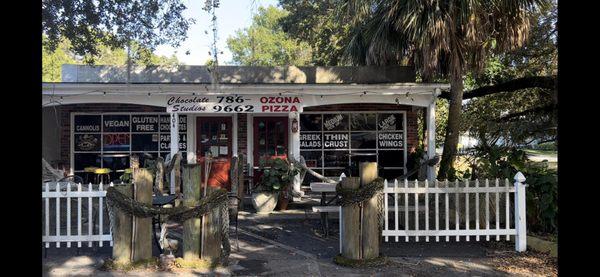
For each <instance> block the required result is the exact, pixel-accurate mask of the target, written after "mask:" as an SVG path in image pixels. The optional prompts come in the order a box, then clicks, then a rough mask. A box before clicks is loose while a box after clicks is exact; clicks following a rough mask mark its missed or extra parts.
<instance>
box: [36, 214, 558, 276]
mask: <svg viewBox="0 0 600 277" xmlns="http://www.w3.org/2000/svg"><path fill="white" fill-rule="evenodd" d="M332 221H333V222H332V224H331V225H332V226H333V228H332V230H331V234H330V236H329V237H323V236H322V234H321V228H320V223H319V220H318V219H314V218H311V217H309V218H304V219H301V218H298V217H295V218H294V219H293V220H292V219H281V217H277V218H275V219H269V218H268V217H266V218H265V217H262V218H260V219H244V220H240V229H239V232H238V237H239V241H238V240H236V234H235V231H233V230H232V232H231V245H232V253H231V255H230V265H229V266H227V267H221V268H217V269H215V270H214V271H191V270H181V269H177V270H176V272H159V271H156V270H137V271H131V272H127V273H125V272H105V271H100V270H99V269H98V268H99V267H100V266H101V265H102V262H103V260H104V259H106V258H109V257H110V255H111V251H112V249H111V248H110V247H106V246H105V247H103V248H95V249H93V248H82V249H81V250H80V253H79V255H78V254H77V253H76V250H75V249H74V248H69V249H67V248H64V247H62V248H59V249H56V248H51V249H49V250H48V252H47V258H44V259H43V266H44V276H91V275H93V276H173V275H183V276H194V275H235V276H240V275H241V276H259V275H260V276H265V275H266V276H286V277H289V276H374V275H375V276H384V275H385V276H388V275H389V276H392V275H393V276H506V275H513V274H517V275H523V276H531V275H535V273H536V272H535V271H530V270H528V269H525V271H523V272H524V273H519V272H520V271H512V270H510V266H511V265H512V264H515V262H514V261H513V260H509V261H508V262H506V261H505V262H504V264H506V265H507V266H509V267H508V269H506V268H504V269H503V268H502V267H499V266H498V265H499V261H502V259H505V258H507V257H508V258H510V259H517V260H516V261H520V260H519V259H521V258H520V257H519V255H517V254H516V253H514V251H512V245H511V244H510V243H509V244H506V245H504V246H502V247H503V248H502V247H501V248H497V247H496V248H490V246H489V245H486V244H483V243H476V242H470V243H468V242H461V243H456V242H437V243H434V242H429V243H426V242H420V243H414V242H412V243H406V242H392V241H393V240H390V242H388V243H384V244H383V245H382V252H383V254H384V255H385V256H387V257H389V258H388V261H389V262H388V264H387V265H385V266H382V267H378V268H371V269H352V268H346V267H341V266H338V265H336V264H334V263H333V262H332V258H333V257H334V256H335V255H336V254H337V253H338V247H339V241H338V238H337V236H338V233H337V229H336V227H337V220H336V219H334V220H332ZM238 245H239V249H238V248H237V246H238ZM155 251H158V249H155ZM494 252H498V253H501V255H500V256H498V255H495V254H494ZM155 255H156V256H158V253H155ZM507 255H508V256H507ZM525 267H527V266H525ZM543 275H548V274H543ZM550 275H552V274H550Z"/></svg>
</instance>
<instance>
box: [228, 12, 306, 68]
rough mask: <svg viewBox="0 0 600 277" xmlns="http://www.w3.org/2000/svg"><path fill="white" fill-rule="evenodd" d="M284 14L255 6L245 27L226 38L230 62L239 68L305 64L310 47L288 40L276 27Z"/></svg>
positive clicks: (285, 13)
mask: <svg viewBox="0 0 600 277" xmlns="http://www.w3.org/2000/svg"><path fill="white" fill-rule="evenodd" d="M287 14H288V12H286V11H284V10H282V9H280V8H277V7H274V6H269V7H266V8H264V7H259V9H258V13H257V14H256V15H255V16H254V17H253V18H252V24H251V25H250V26H249V27H248V28H244V29H242V30H238V31H236V32H235V35H233V36H231V37H229V38H228V39H227V48H229V50H230V51H231V53H232V54H233V62H234V63H236V64H241V65H256V66H277V65H307V64H308V63H309V62H310V58H311V56H310V46H309V45H308V43H306V42H302V41H298V40H295V39H292V38H291V37H290V36H289V35H288V34H286V33H285V32H284V31H283V29H282V27H281V26H280V25H279V20H280V19H281V18H283V17H285V16H286V15H287Z"/></svg>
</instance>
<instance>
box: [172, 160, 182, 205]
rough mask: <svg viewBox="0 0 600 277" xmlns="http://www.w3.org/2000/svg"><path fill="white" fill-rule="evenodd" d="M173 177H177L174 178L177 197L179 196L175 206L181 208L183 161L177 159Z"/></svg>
mask: <svg viewBox="0 0 600 277" xmlns="http://www.w3.org/2000/svg"><path fill="white" fill-rule="evenodd" d="M173 175H174V176H175V177H173V178H172V180H173V182H174V183H175V184H174V186H175V195H177V200H176V201H175V206H179V202H180V199H181V159H180V158H179V159H177V161H176V163H175V165H173Z"/></svg>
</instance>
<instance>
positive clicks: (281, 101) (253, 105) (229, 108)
mask: <svg viewBox="0 0 600 277" xmlns="http://www.w3.org/2000/svg"><path fill="white" fill-rule="evenodd" d="M302 107H303V103H302V97H300V96H261V95H244V96H242V95H238V96H233V95H208V96H167V112H168V113H290V112H302Z"/></svg>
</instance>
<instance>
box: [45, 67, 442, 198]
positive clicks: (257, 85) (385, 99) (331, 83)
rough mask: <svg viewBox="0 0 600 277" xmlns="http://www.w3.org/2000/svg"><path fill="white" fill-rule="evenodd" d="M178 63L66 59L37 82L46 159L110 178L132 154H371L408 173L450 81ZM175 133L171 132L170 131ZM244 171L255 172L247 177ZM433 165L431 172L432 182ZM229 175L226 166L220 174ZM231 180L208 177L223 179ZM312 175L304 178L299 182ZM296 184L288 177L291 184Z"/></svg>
mask: <svg viewBox="0 0 600 277" xmlns="http://www.w3.org/2000/svg"><path fill="white" fill-rule="evenodd" d="M218 72H219V82H218V84H211V75H210V73H209V71H208V70H207V68H206V67H203V66H182V67H179V68H177V69H176V70H167V69H157V68H142V69H138V70H134V71H133V72H131V75H130V79H129V82H127V79H126V76H127V74H126V73H125V71H124V68H122V67H107V66H96V67H90V66H77V65H64V66H63V74H62V76H63V82H60V83H44V84H43V99H42V105H43V113H44V122H43V125H44V153H43V155H44V158H45V159H46V160H47V161H49V162H51V163H52V164H54V165H55V166H57V167H64V168H66V169H68V171H70V172H71V173H73V174H76V175H77V174H82V173H83V170H84V168H85V167H89V166H95V167H104V168H110V169H112V171H113V172H112V173H111V176H110V177H111V179H116V178H118V177H119V175H120V174H122V172H123V171H124V169H126V168H128V167H129V166H130V158H131V156H132V155H134V154H137V155H138V156H142V157H143V155H144V153H145V154H146V155H150V156H152V157H158V156H161V157H166V156H168V155H172V154H174V153H175V152H177V151H182V153H183V157H184V161H185V162H187V163H198V162H200V163H201V162H203V160H204V159H205V158H206V156H207V155H209V154H210V155H212V157H214V161H215V162H214V163H213V171H215V172H217V173H218V172H220V171H221V172H227V170H228V169H229V166H230V161H231V158H232V157H233V156H238V155H239V154H243V155H245V156H246V157H247V162H248V163H249V164H250V165H251V167H252V168H253V170H256V169H257V168H258V166H259V162H260V160H261V159H264V158H268V157H289V156H292V157H295V158H299V157H300V155H301V156H302V157H304V160H305V161H306V164H307V166H308V167H310V168H312V169H313V170H315V171H317V172H319V173H321V174H323V175H325V176H328V177H338V176H339V175H340V174H341V173H345V174H346V175H357V172H353V171H354V169H355V168H357V166H356V165H357V163H358V162H360V161H377V162H378V164H379V167H380V172H379V175H380V176H382V177H385V178H394V177H397V176H400V175H402V174H404V173H406V171H407V156H408V153H409V151H410V150H411V149H412V148H414V147H416V146H417V145H418V138H417V131H418V130H417V114H418V112H419V111H425V113H424V114H425V115H426V116H425V118H424V119H425V122H426V123H427V132H426V133H427V139H426V145H427V152H428V156H430V157H433V155H435V148H434V145H435V140H434V136H429V135H428V134H435V124H434V118H435V98H436V96H437V95H438V94H439V93H440V91H441V90H444V89H447V88H448V85H447V84H437V83H436V84H427V83H415V74H414V71H413V69H412V68H409V67H237V66H222V67H219V70H218ZM173 138H175V139H173ZM250 174H251V175H255V174H253V173H250ZM434 174H435V173H434V171H433V169H432V168H430V169H429V172H428V178H434V177H435V175H434ZM225 175H226V174H225ZM226 179H227V178H221V179H219V178H215V180H213V181H211V182H215V184H212V185H219V186H224V187H227V186H228V185H229V184H228V182H229V181H228V180H226ZM311 181H314V179H312V178H311V176H310V175H307V176H306V178H305V179H304V180H303V181H302V183H303V184H304V185H306V184H308V183H309V182H311ZM300 185H301V184H300V183H298V182H297V184H294V188H295V189H296V190H299V189H300Z"/></svg>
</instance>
